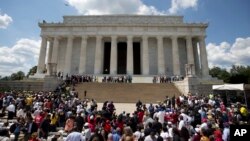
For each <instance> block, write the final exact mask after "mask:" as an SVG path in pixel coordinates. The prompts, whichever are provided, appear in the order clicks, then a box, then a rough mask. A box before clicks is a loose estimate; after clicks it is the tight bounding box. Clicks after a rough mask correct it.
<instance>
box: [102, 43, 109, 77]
mask: <svg viewBox="0 0 250 141" xmlns="http://www.w3.org/2000/svg"><path fill="white" fill-rule="evenodd" d="M110 51H111V42H105V43H104V57H103V74H109V73H110V70H109V68H110Z"/></svg>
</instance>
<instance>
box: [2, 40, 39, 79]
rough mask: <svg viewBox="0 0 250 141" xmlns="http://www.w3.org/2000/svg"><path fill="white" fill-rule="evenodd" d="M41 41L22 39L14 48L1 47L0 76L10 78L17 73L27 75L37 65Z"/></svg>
mask: <svg viewBox="0 0 250 141" xmlns="http://www.w3.org/2000/svg"><path fill="white" fill-rule="evenodd" d="M40 42H41V41H40V40H38V41H37V40H32V39H20V40H18V41H17V42H16V44H15V45H14V46H12V47H6V46H2V47H0V66H1V67H0V75H1V76H9V75H11V74H12V73H15V72H17V71H20V70H21V71H23V72H25V74H27V72H28V71H29V69H30V68H31V67H33V66H35V65H37V60H38V55H39V49H40Z"/></svg>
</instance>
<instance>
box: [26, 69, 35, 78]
mask: <svg viewBox="0 0 250 141" xmlns="http://www.w3.org/2000/svg"><path fill="white" fill-rule="evenodd" d="M36 70H37V66H34V67H32V68H31V69H30V70H29V72H28V74H27V77H28V76H30V75H34V74H35V73H36Z"/></svg>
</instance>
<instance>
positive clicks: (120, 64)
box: [117, 42, 127, 74]
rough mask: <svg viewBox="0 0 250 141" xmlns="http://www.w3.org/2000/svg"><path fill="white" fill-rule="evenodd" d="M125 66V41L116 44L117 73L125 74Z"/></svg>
mask: <svg viewBox="0 0 250 141" xmlns="http://www.w3.org/2000/svg"><path fill="white" fill-rule="evenodd" d="M126 68H127V43H126V42H119V43H118V44H117V74H126Z"/></svg>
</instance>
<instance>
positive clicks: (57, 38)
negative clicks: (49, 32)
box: [53, 36, 61, 40]
mask: <svg viewBox="0 0 250 141" xmlns="http://www.w3.org/2000/svg"><path fill="white" fill-rule="evenodd" d="M53 38H54V39H56V40H60V39H61V37H60V36H53Z"/></svg>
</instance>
